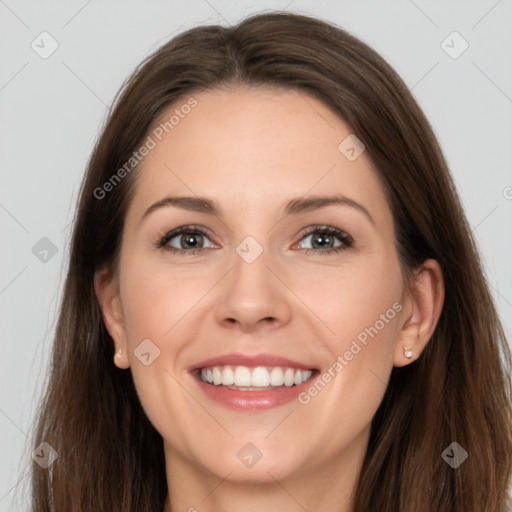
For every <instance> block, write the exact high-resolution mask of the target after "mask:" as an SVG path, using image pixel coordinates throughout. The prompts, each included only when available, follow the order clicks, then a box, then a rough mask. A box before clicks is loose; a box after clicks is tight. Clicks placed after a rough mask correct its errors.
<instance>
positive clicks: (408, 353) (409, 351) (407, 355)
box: [404, 345, 412, 359]
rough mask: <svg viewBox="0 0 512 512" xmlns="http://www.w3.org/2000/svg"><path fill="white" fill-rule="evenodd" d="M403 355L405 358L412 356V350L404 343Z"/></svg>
mask: <svg viewBox="0 0 512 512" xmlns="http://www.w3.org/2000/svg"><path fill="white" fill-rule="evenodd" d="M404 356H405V357H407V359H411V357H412V351H411V350H409V348H408V347H406V346H405V345H404Z"/></svg>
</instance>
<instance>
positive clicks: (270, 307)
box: [216, 231, 290, 329]
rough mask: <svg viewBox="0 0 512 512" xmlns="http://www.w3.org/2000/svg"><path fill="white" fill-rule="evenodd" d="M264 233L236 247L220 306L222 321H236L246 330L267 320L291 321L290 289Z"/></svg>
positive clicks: (219, 314) (218, 313)
mask: <svg viewBox="0 0 512 512" xmlns="http://www.w3.org/2000/svg"><path fill="white" fill-rule="evenodd" d="M262 233H263V234H261V235H254V236H253V235H248V236H246V237H245V238H244V239H243V240H242V241H241V242H240V243H239V244H238V246H236V248H235V254H234V255H233V260H232V270H231V272H230V273H229V275H228V276H226V279H225V281H224V285H223V286H224V290H223V293H222V297H221V299H220V301H219V302H218V305H217V311H216V316H217V320H218V321H220V322H226V321H228V322H230V323H233V322H234V321H236V322H238V323H240V324H241V325H243V327H244V328H245V329H253V328H255V327H256V325H257V324H258V322H260V321H261V320H264V319H265V320H270V319H272V321H273V322H274V323H278V324H281V323H283V322H287V321H288V320H289V313H290V310H289V304H288V302H287V301H288V299H287V294H286V290H285V287H284V285H283V284H282V283H281V282H280V281H279V279H277V278H276V276H275V272H276V270H275V268H274V267H276V268H277V267H279V265H278V263H277V262H272V261H271V252H270V251H269V250H268V247H267V240H268V237H267V238H265V240H262V238H263V237H264V236H265V233H264V232H263V231H262ZM256 237H258V238H259V239H260V240H261V242H260V241H258V240H257V239H256ZM270 269H272V270H270Z"/></svg>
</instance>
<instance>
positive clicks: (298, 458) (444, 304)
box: [33, 13, 512, 512]
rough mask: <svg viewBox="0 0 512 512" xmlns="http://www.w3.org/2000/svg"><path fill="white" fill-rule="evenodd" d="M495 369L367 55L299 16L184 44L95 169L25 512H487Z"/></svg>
mask: <svg viewBox="0 0 512 512" xmlns="http://www.w3.org/2000/svg"><path fill="white" fill-rule="evenodd" d="M313 245H314V247H313ZM112 357H113V358H114V362H112ZM510 369H511V355H510V349H509V347H508V344H507V342H506V340H505V336H504V333H503V329H502V326H501V324H500V321H499V318H498V316H497V313H496V310H495V307H494V305H493V302H492V299H491V295H490V293H489V289H488V286H487V284H486V282H485V279H484V276H483V271H482V266H481V263H480V259H479V256H478V252H477V249H476V247H475V242H474V240H473V238H472V235H471V230H470V228H469V226H468V223H467V220H466V218H465V216H464V213H463V210H462V208H461V204H460V200H459V198H458V196H457V193H456V190H455V187H454V185H453V182H452V179H451V177H450V174H449V171H448V169H447V165H446V162H445V160H444V157H443V155H442V153H441V150H440V148H439V146H438V143H437V141H436V139H435V136H434V134H433V132H432V129H431V127H430V126H429V123H428V121H427V120H426V118H425V116H424V115H423V113H422V112H421V110H420V109H419V107H418V105H417V104H416V102H415V101H414V99H413V97H412V95H411V94H410V92H409V91H408V89H407V87H406V86H405V85H404V83H403V82H402V81H401V79H400V78H399V77H398V76H397V74H396V73H395V72H394V71H393V70H392V69H391V68H390V66H389V65H388V64H387V63H386V62H385V61H384V60H383V59H382V57H380V56H379V55H378V54H376V53H375V52H374V51H373V50H372V49H370V48H369V47H368V46H367V45H365V44H364V43H362V42H361V41H359V40H358V39H356V38H355V37H353V36H352V35H350V34H348V33H347V32H345V31H343V30H342V29H340V28H338V27H336V26H334V25H330V24H327V23H326V22H323V21H320V20H317V19H314V18H310V17H306V16H302V15H293V14H285V13H270V14H262V15H255V16H252V17H250V18H247V19H245V20H243V21H242V22H240V23H239V24H238V25H236V26H234V27H230V28H224V27H220V26H206V27H199V28H195V29H192V30H189V31H187V32H185V33H182V34H180V35H178V36H177V37H175V38H174V39H173V40H171V41H170V42H168V43H167V44H165V45H164V46H163V47H161V48H160V49H159V50H158V51H157V52H155V54H154V55H152V56H150V57H149V58H148V59H147V60H146V61H145V62H144V63H143V64H141V66H140V67H139V68H138V69H137V70H136V71H135V73H134V74H133V75H132V77H131V78H130V79H129V80H128V82H127V83H126V84H125V86H124V88H123V90H122V92H121V93H120V95H119V97H118V98H117V101H116V103H115V106H114V108H113V109H112V112H111V114H110V116H109V118H108V121H107V123H106V126H105V128H104V130H103V133H102V134H101V136H100V138H99V141H98V143H97V145H96V147H95V150H94V152H93V155H92V157H91V160H90V162H89V167H88V170H87V173H86V176H85V179H84V182H83V186H82V189H81V195H80V199H79V205H78V211H77V216H76V219H75V224H74V232H73V239H72V243H71V251H70V265H69V271H68V276H67V280H66V285H65V292H64V297H63V301H62V305H61V311H60V316H59V323H58V327H57V331H56V337H55V343H54V350H53V357H52V370H51V374H50V376H49V380H48V384H47V389H46V391H45V395H44V400H43V402H42V403H41V406H40V410H39V420H38V425H37V429H36V431H35V433H34V444H33V445H34V446H36V447H37V446H39V445H41V443H43V442H46V443H48V444H49V445H50V446H51V447H52V449H54V450H55V451H56V453H57V454H58V458H57V459H56V460H55V461H54V462H53V463H52V464H51V465H50V466H49V467H48V468H47V469H42V468H41V467H40V466H39V465H38V464H36V463H35V462H34V467H33V510H34V511H42V510H56V511H63V510H66V511H73V510H76V511H81V512H84V511H92V510H94V511H97V510H102V511H110V510H112V511H114V510H122V511H137V512H140V511H158V512H161V511H166V512H168V511H171V510H172V511H173V512H174V511H176V510H189V511H192V510H198V511H222V510H234V509H242V510H255V511H256V510H258V511H265V510H268V511H269V510H276V509H279V510H289V511H295V510H309V511H317V512H324V511H327V510H329V511H332V510H336V511H339V512H348V511H351V512H362V511H370V510H379V511H381V512H383V511H386V512H399V511H403V512H405V511H411V510H414V511H416V512H421V511H425V512H427V511H428V512H433V511H450V512H454V511H455V512H462V511H464V512H472V511H475V512H476V511H478V512H482V511H489V512H490V511H500V512H503V511H505V510H506V506H507V486H508V484H509V481H510V474H511V450H512V430H511V416H512V415H511V412H512V411H511V404H510V398H511V387H510Z"/></svg>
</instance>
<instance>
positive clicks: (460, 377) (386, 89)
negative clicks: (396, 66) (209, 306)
mask: <svg viewBox="0 0 512 512" xmlns="http://www.w3.org/2000/svg"><path fill="white" fill-rule="evenodd" d="M237 84H248V85H250V86H258V85H263V86H276V87H284V88H288V89H294V90H296V91H298V92H300V93H306V94H310V95H312V96H313V97H315V98H317V99H319V100H320V101H322V102H324V103H325V104H326V105H327V106H328V107H329V108H330V109H332V110H333V111H334V112H336V113H337V114H338V115H339V116H340V117H341V118H342V119H343V120H344V121H345V122H346V123H347V124H348V125H349V126H350V128H351V130H352V132H353V133H355V134H356V135H357V137H358V138H359V139H361V140H362V141H363V143H364V144H365V146H366V151H367V154H368V157H369V158H370V159H371V162H372V164H373V165H374V166H375V170H376V172H377V173H378V175H379V176H380V178H381V180H382V183H383V185H384V188H385V191H386V194H387V197H388V199H389V203H390V206H391V209H392V213H393V216H394V223H395V235H396V244H397V249H398V252H399V256H400V260H401V264H402V267H403V271H404V275H409V273H410V271H411V270H412V269H415V268H417V267H418V266H420V265H421V263H422V262H423V261H424V260H425V259H427V258H434V259H436V260H437V261H438V262H439V264H440V266H441V269H442V271H443V277H444V282H445V290H446V293H445V301H444V308H443V311H442V314H441V317H440V319H439V322H438V325H437V327H436V329H435V332H434V334H433V336H432V338H431V340H430V342H429V343H428V344H427V346H426V349H425V350H424V352H423V353H422V355H421V356H420V357H419V358H418V360H416V361H415V362H414V363H412V364H409V365H407V366H405V367H402V368H393V370H392V374H391V380H390V382H389V385H388V388H387V391H386V393H385V396H384V399H383V401H382V404H381V405H380V407H379V409H378V411H377V413H376V415H375V417H374V418H373V421H372V428H371V435H370V441H369V445H368V449H367V453H366V457H365V460H364V464H363V467H362V470H361V473H360V476H359V481H358V484H357V486H356V488H355V490H354V512H363V511H375V510H379V511H380V512H410V511H415V512H434V511H436V512H441V511H442V512H448V511H449V512H504V510H505V506H506V499H507V487H508V485H509V482H510V476H511V466H512V455H511V452H512V410H511V407H512V406H511V397H512V389H511V382H510V374H511V368H512V361H511V354H510V348H509V346H508V343H507V341H506V339H505V335H504V332H503V328H502V325H501V324H500V319H499V317H498V315H497V312H496V309H495V306H494V304H493V301H492V297H491V294H490V292H489V287H488V285H487V283H486V281H485V279H484V274H483V270H482V265H481V262H480V258H479V254H478V251H477V248H476V244H475V241H474V239H473V237H472V234H471V229H470V227H469V225H468V222H467V220H466V217H465V215H464V212H463V210H462V207H461V202H460V199H459V197H458V195H457V192H456V189H455V187H454V184H453V181H452V178H451V177H450V174H449V170H448V167H447V164H446V161H445V159H444V156H443V154H442V152H441V149H440V147H439V145H438V142H437V141H436V138H435V136H434V133H433V130H432V128H431V126H430V125H429V122H428V121H427V119H426V117H425V116H424V114H423V113H422V111H421V110H420V108H419V106H418V105H417V103H416V101H415V100H414V98H413V96H412V95H411V93H410V92H409V90H408V89H407V87H406V85H405V84H404V83H403V81H402V80H401V79H400V78H399V76H398V75H397V74H396V72H395V71H394V70H393V69H392V68H391V67H390V66H389V65H388V64H387V63H386V62H385V61H384V59H383V58H382V57H380V56H379V55H378V54H377V53H376V52H375V51H374V50H372V49H371V48H369V47H368V46H367V45H366V44H364V43H363V42H361V41H360V40H358V39H357V38H356V37H354V36H353V35H351V34H349V33H348V32H347V31H345V30H343V29H341V28H339V27H337V26H336V25H333V24H329V23H327V22H325V21H322V20H319V19H316V18H314V17H308V16H303V15H295V14H289V13H282V12H270V13H263V14H259V15H253V16H251V17H249V18H246V19H245V20H242V21H241V22H240V23H239V24H237V25H236V26H233V27H228V28H226V27H222V26H216V25H215V26H214V25H209V26H200V27H197V28H193V29H190V30H187V31H186V32H183V33H181V34H179V35H178V36H177V37H175V38H173V39H172V40H170V41H169V42H168V43H166V44H165V45H163V46H162V47H160V48H159V49H158V50H157V51H156V52H155V53H154V54H153V55H151V56H150V57H148V58H147V59H146V60H145V61H144V62H143V63H141V65H140V66H139V67H138V68H137V69H136V70H135V72H134V73H133V75H132V76H131V77H130V78H129V79H128V80H127V81H126V82H125V84H124V85H123V88H122V89H121V91H120V93H119V94H118V96H117V98H116V100H115V102H114V105H113V107H112V109H111V111H110V113H109V116H108V119H107V121H106V123H105V126H104V128H103V131H102V134H101V136H100V137H99V140H98V142H97V144H96V147H95V149H94V151H93V154H92V156H91V159H90V162H89V164H88V168H87V172H86V174H85V177H84V181H83V184H82V187H81V192H80V198H79V204H78V210H77V213H76V217H75V220H74V230H73V234H72V240H71V244H70V259H69V268H68V273H67V278H66V282H65V286H64V292H63V296H62V301H61V304H60V314H59V318H58V324H57V327H56V334H55V339H54V344H53V352H52V356H51V367H50V371H49V374H48V376H47V381H46V383H45V389H44V392H43V395H42V399H41V402H40V406H39V409H38V411H37V416H36V418H37V423H36V425H35V428H34V432H33V439H32V440H31V441H32V448H35V447H37V446H39V445H40V444H41V443H42V442H46V443H48V444H49V445H51V446H52V447H53V449H55V450H56V451H57V453H58V459H57V460H56V461H55V462H54V463H53V464H52V465H51V466H50V467H49V468H48V469H42V468H41V467H40V466H39V465H38V464H37V463H36V462H34V463H33V464H32V466H33V467H32V473H31V477H32V510H33V511H34V512H43V511H50V510H51V511H57V512H63V511H66V512H72V511H80V512H93V511H94V512H98V511H102V512H107V511H114V510H122V511H125V512H126V511H133V512H150V511H151V512H162V510H163V506H164V501H165V497H166V494H167V483H166V473H165V464H164V455H163V441H162V438H161V436H160V434H159V433H158V432H157V431H156V430H155V428H154V427H153V426H152V425H151V423H150V422H149V420H148V418H147V417H146V415H145V414H144V411H143V409H142V407H141V404H140V402H139V399H138V396H137V393H136V390H135V387H134V384H133V380H132V377H131V373H130V372H126V371H122V370H119V369H118V368H117V367H116V366H115V365H114V364H113V362H112V357H113V354H114V345H113V341H112V339H111V338H110V336H109V334H108V332H107V330H106V328H105V326H104V323H103V319H102V315H101V311H100V308H99V304H98V301H97V298H96V296H95V293H94V287H93V278H94V274H95V272H96V271H97V270H98V269H100V268H101V267H104V266H105V265H106V266H110V267H111V268H114V267H115V265H116V262H117V258H118V256H119V248H120V241H121V236H122V230H123V220H124V216H125V213H126V210H127V206H128V204H129V202H130V200H131V197H132V194H133V189H134V183H135V181H134V179H135V176H136V174H137V171H138V167H135V169H134V170H133V171H131V172H127V173H126V176H125V177H123V179H121V180H119V182H116V183H115V186H113V187H111V188H112V190H111V191H109V193H108V194H106V196H105V197H103V198H98V193H97V192H96V194H95V191H97V190H98V188H101V187H103V186H104V184H105V183H107V182H108V181H109V180H110V179H111V178H112V175H113V174H114V173H116V171H117V170H118V169H120V168H122V167H123V165H124V164H125V163H126V162H127V161H129V159H130V157H132V155H133V152H134V151H135V150H136V149H137V148H138V147H139V146H140V145H141V143H142V142H143V141H144V140H145V138H146V137H147V135H148V132H149V130H150V128H151V127H152V126H153V125H154V123H155V121H156V120H157V119H158V118H159V116H160V115H161V114H162V111H163V109H165V108H168V107H169V106H170V105H173V104H176V103H177V102H178V101H182V100H183V98H185V99H186V98H187V97H189V96H190V95H191V94H193V93H195V92H198V91H201V90H205V89H211V88H215V87H230V86H236V85H237ZM183 101H184V100H183ZM453 442H457V443H458V444H459V445H460V446H461V447H462V448H464V449H465V450H466V451H467V452H468V455H469V456H468V459H467V460H466V461H465V462H464V463H463V464H462V465H460V466H459V467H458V468H456V469H454V468H452V467H451V466H450V465H449V464H447V463H446V462H445V460H444V459H443V457H442V453H443V452H444V450H445V449H446V448H447V447H448V446H449V445H451V444H452V443H453Z"/></svg>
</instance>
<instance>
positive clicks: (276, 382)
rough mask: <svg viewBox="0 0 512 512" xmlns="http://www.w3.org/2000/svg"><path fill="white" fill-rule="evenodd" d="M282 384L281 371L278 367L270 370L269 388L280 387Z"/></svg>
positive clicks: (282, 376)
mask: <svg viewBox="0 0 512 512" xmlns="http://www.w3.org/2000/svg"><path fill="white" fill-rule="evenodd" d="M283 384H284V375H283V370H282V369H281V368H279V367H276V368H272V371H271V372H270V385H271V386H282V385H283Z"/></svg>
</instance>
